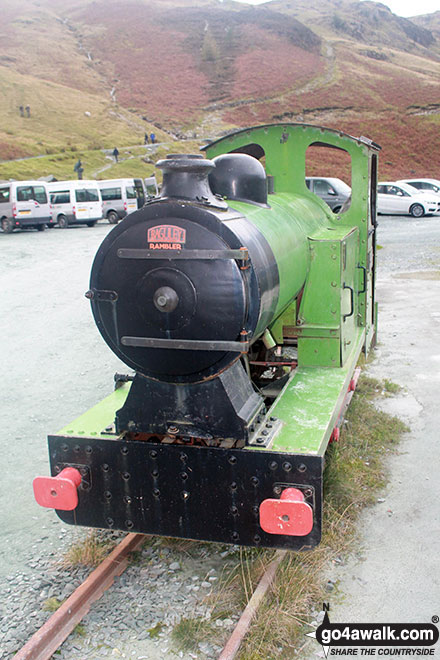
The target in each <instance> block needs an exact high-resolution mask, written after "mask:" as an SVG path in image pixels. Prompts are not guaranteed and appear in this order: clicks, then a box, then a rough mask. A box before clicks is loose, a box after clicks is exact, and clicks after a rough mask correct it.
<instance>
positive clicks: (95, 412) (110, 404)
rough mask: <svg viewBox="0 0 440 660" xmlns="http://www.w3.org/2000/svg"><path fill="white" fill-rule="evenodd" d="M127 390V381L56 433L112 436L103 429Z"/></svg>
mask: <svg viewBox="0 0 440 660" xmlns="http://www.w3.org/2000/svg"><path fill="white" fill-rule="evenodd" d="M129 390H130V385H129V383H124V384H123V385H122V386H121V387H119V388H118V389H117V390H115V391H114V392H112V394H110V395H109V396H107V397H106V398H105V399H103V400H102V401H100V402H99V403H97V404H96V406H93V408H90V410H88V411H87V412H85V413H84V414H82V415H81V416H80V417H77V418H76V419H75V420H74V421H73V422H70V423H69V424H67V426H65V427H64V428H62V429H61V431H59V432H58V433H57V435H63V436H77V435H78V436H90V437H92V438H110V437H113V436H112V434H110V433H105V429H106V427H107V426H109V425H111V424H113V422H114V419H115V413H116V411H117V410H119V408H121V407H122V406H123V405H124V402H125V399H126V398H127V394H128V392H129Z"/></svg>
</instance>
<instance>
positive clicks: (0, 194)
mask: <svg viewBox="0 0 440 660" xmlns="http://www.w3.org/2000/svg"><path fill="white" fill-rule="evenodd" d="M9 194H10V189H9V188H0V204H3V203H6V202H9Z"/></svg>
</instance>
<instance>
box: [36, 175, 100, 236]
mask: <svg viewBox="0 0 440 660" xmlns="http://www.w3.org/2000/svg"><path fill="white" fill-rule="evenodd" d="M47 186H48V190H49V194H50V201H51V204H52V218H53V221H54V222H56V223H57V224H58V226H59V227H61V228H62V229H65V228H66V227H68V226H69V225H81V224H85V225H87V226H88V227H93V226H94V225H95V224H96V223H97V221H98V220H99V219H100V218H102V200H101V193H100V191H99V188H98V182H97V181H86V180H82V179H79V180H73V181H56V182H55V183H48V184H47Z"/></svg>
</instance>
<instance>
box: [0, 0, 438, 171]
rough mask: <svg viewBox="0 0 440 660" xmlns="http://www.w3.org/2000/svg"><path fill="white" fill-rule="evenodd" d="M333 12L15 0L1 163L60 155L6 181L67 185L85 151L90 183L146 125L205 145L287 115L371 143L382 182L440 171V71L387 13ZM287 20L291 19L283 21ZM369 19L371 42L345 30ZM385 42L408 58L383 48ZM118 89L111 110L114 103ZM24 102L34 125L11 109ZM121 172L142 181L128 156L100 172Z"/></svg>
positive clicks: (300, 0) (5, 24) (8, 29)
mask: <svg viewBox="0 0 440 660" xmlns="http://www.w3.org/2000/svg"><path fill="white" fill-rule="evenodd" d="M337 4H338V6H336V4H335V3H333V2H332V1H331V0H330V1H329V2H328V3H327V4H326V5H325V7H324V6H322V4H321V3H320V4H319V6H318V4H316V3H315V1H314V0H307V1H306V0H297V2H295V4H294V5H293V4H292V3H288V2H286V1H285V0H276V1H275V2H273V3H271V4H270V6H269V5H268V6H267V8H266V9H269V8H270V12H269V13H267V11H266V10H261V11H263V14H260V13H259V12H260V9H258V10H257V9H256V8H254V10H252V12H253V14H249V9H246V12H248V13H246V15H245V18H241V19H240V18H239V16H240V15H241V14H242V12H243V11H245V10H244V9H243V6H242V5H237V3H233V2H224V3H223V4H222V5H219V4H218V3H216V2H213V1H211V0H204V1H201V2H200V3H198V4H197V8H195V7H194V6H193V5H192V3H190V2H189V0H179V1H178V0H166V2H165V1H163V0H161V2H157V1H156V0H149V1H148V2H147V0H144V1H142V0H140V1H139V2H133V1H132V0H127V2H126V3H124V7H122V6H121V5H119V4H118V3H116V2H112V1H111V0H109V2H105V3H104V2H102V0H95V2H93V3H92V4H91V3H90V0H76V2H75V4H74V5H71V6H69V7H68V8H66V6H65V4H64V3H63V2H61V0H41V1H40V3H39V4H38V5H37V4H35V3H33V2H31V1H30V0H23V3H22V4H21V5H20V11H18V9H17V7H16V5H15V4H14V3H13V2H12V0H4V2H3V5H4V7H3V13H2V23H1V25H0V85H1V87H2V91H3V97H4V103H3V104H2V105H1V106H0V159H9V158H14V157H15V158H16V157H21V156H26V155H37V154H47V153H49V154H56V155H54V157H53V158H51V159H47V160H44V159H41V160H39V161H29V162H27V163H24V162H19V163H17V164H16V165H14V164H12V163H10V164H8V165H6V164H3V165H1V164H0V177H5V178H8V177H16V178H18V177H21V176H25V175H26V176H29V175H30V174H32V175H36V174H38V175H46V174H54V175H55V176H57V177H59V176H60V175H61V176H66V175H69V176H71V170H72V167H73V164H74V162H75V161H76V159H77V157H78V155H79V154H80V155H81V158H82V160H83V162H84V159H85V160H86V161H87V163H86V172H87V173H88V175H93V173H94V172H97V171H98V170H99V169H100V168H102V167H105V166H106V165H107V164H109V163H110V161H109V160H108V159H106V155H105V154H103V153H101V152H100V151H99V150H97V149H98V148H108V149H113V147H114V146H115V145H117V146H118V148H121V146H124V145H129V144H142V142H143V135H144V131H145V130H147V131H148V132H151V131H154V132H155V133H156V135H157V136H158V138H159V140H164V139H168V140H169V139H170V138H169V137H166V134H165V133H163V132H161V131H160V130H159V129H158V128H157V126H158V125H160V124H161V125H163V126H171V125H173V126H174V127H177V129H178V130H180V131H184V132H186V133H187V134H193V133H194V134H195V133H197V135H206V136H209V137H212V136H215V135H217V134H218V133H220V132H222V131H224V130H229V129H231V128H233V127H234V126H243V125H254V124H257V123H263V122H273V121H283V120H284V121H306V122H309V123H314V124H318V125H324V126H330V127H337V128H341V129H343V130H346V131H347V132H350V133H352V134H355V135H359V134H364V135H367V136H368V137H371V138H372V139H374V140H375V141H376V142H378V143H379V144H381V145H382V147H383V153H382V156H381V159H380V176H381V177H391V178H392V177H397V176H403V175H407V174H417V175H425V176H426V175H428V174H431V175H438V170H440V152H439V151H438V149H436V147H435V145H436V140H437V135H438V128H439V122H440V113H439V109H440V104H439V99H438V86H439V83H440V62H439V61H436V60H435V59H434V58H432V57H431V58H430V56H429V51H428V50H427V49H426V48H425V47H424V46H423V45H420V44H416V43H415V42H413V41H411V39H409V38H407V37H406V36H405V34H404V32H402V30H401V25H400V24H399V20H397V17H393V16H392V14H390V13H389V12H388V13H387V10H384V9H383V8H382V9H380V8H379V9H378V8H377V6H373V7H372V12H373V13H371V12H370V14H371V15H368V16H366V17H363V16H360V15H359V7H358V6H357V5H356V3H355V4H354V5H353V3H347V1H346V0H338V3H337ZM355 5H356V6H355ZM362 5H363V3H362ZM367 5H372V3H365V5H363V8H365V7H367ZM199 6H200V8H199ZM356 7H357V8H356ZM353 8H354V9H353ZM226 10H227V11H226ZM265 11H266V14H264V12H265ZM276 11H278V12H279V13H278V14H277V13H276ZM384 11H385V14H386V16H385V18H386V20H382V19H381V16H382V15H385V14H384ZM335 12H336V13H337V12H339V14H341V12H342V13H343V14H344V19H345V18H346V19H347V25H348V28H347V29H346V28H344V27H343V28H342V29H335V26H334V20H333V19H334V15H335ZM344 12H345V13H344ZM283 14H287V15H289V16H290V18H288V19H287V18H286V20H285V21H284V19H283ZM243 16H244V14H243ZM292 17H294V18H297V19H298V20H300V21H303V22H304V23H305V24H306V25H307V26H308V27H310V28H312V29H313V30H314V31H315V33H316V34H318V35H319V37H320V38H321V39H322V45H321V51H320V52H319V50H317V49H316V48H315V47H311V49H310V50H307V49H306V50H304V48H303V46H302V45H301V43H302V40H304V39H306V37H307V29H306V30H305V31H303V32H301V30H300V31H299V33H298V34H297V35H296V36H295V37H294V38H293V41H292V39H291V38H290V37H292V35H291V34H290V33H289V34H287V35H286V33H285V27H286V26H284V25H283V21H284V22H285V23H286V25H287V20H291V19H292ZM375 17H376V18H377V17H379V19H380V20H376V18H375ZM223 18H225V21H224V20H223ZM363 20H365V34H366V35H368V39H370V41H371V43H368V42H363V41H362V39H361V40H356V39H355V38H354V37H353V36H352V35H350V33H349V30H350V29H352V27H353V25H355V24H357V23H356V21H357V22H359V21H363ZM425 24H426V21H425ZM289 25H290V24H289ZM206 26H208V27H206ZM294 27H295V26H294ZM205 28H206V29H205ZM283 30H284V32H283ZM344 30H345V32H344ZM347 30H348V32H347ZM399 30H400V32H399ZM206 34H209V44H208V45H209V46H210V47H209V48H208V49H207V48H206V46H207V42H206ZM225 34H226V36H225ZM399 34H401V35H402V38H401V39H399V40H397V39H396V35H399ZM204 35H205V36H204ZM222 35H223V36H222ZM289 35H290V37H289ZM390 35H391V36H392V37H393V39H395V41H394V43H397V44H398V45H399V48H400V47H401V48H402V49H404V50H396V49H395V48H391V47H389V46H387V45H386V44H387V43H388V42H389V39H390ZM2 36H3V37H5V36H7V38H3V39H2V38H1V37H2ZM308 38H310V36H309V37H308ZM381 39H383V40H384V42H383V44H382V45H379V46H377V45H374V44H375V41H378V42H379V44H380V40H381ZM295 40H296V41H295ZM298 44H300V45H298ZM372 44H373V45H372ZM436 47H437V46H435V48H436ZM371 52H373V54H374V53H376V54H377V53H379V55H380V56H383V57H384V59H382V60H377V59H374V58H372V57H371ZM207 57H208V59H207ZM209 58H211V59H209ZM176 62H178V64H179V66H176ZM113 86H114V87H115V89H116V96H117V100H118V103H119V105H116V104H115V103H113V102H111V98H110V90H111V88H112V87H113ZM216 96H218V100H217V101H215V102H213V101H212V99H213V98H215V97H216ZM27 103H29V104H30V105H31V110H32V117H31V118H30V119H27V118H21V117H20V116H19V113H18V106H19V105H26V104H27ZM129 108H132V109H133V108H136V110H131V111H130V109H129ZM85 112H90V114H91V116H90V117H88V116H86V115H85V114H84V113H85ZM142 117H147V118H148V119H149V120H153V121H154V124H155V126H156V128H154V127H153V125H152V124H151V123H148V122H147V121H146V120H144V119H142ZM168 120H172V121H168ZM73 149H75V150H76V151H72V150H73ZM173 150H174V147H173ZM86 151H87V153H86ZM60 152H61V153H60ZM129 166H130V167H133V168H135V170H136V173H137V172H138V171H139V170H141V169H143V167H144V163H142V161H141V160H140V159H139V158H138V159H131V162H130V161H129V160H128V161H126V162H124V163H123V164H121V165H118V166H115V167H113V168H112V169H111V170H106V172H105V176H108V175H110V174H111V173H112V172H115V173H117V174H119V173H120V171H121V170H124V172H125V168H128V167H129ZM311 167H312V170H310V174H328V173H329V170H330V169H331V171H332V174H335V175H340V176H341V175H342V172H343V171H344V168H343V167H342V166H341V167H340V166H339V165H338V163H335V162H334V160H333V159H325V158H324V159H323V161H322V163H321V168H320V169H319V170H318V169H317V167H318V166H316V167H315V165H314V164H313V163H311Z"/></svg>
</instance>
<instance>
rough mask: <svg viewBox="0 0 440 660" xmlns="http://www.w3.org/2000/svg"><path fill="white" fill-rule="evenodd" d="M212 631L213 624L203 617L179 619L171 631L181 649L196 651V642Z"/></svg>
mask: <svg viewBox="0 0 440 660" xmlns="http://www.w3.org/2000/svg"><path fill="white" fill-rule="evenodd" d="M213 632H214V626H213V624H212V623H211V622H210V621H206V620H205V619H203V618H195V619H181V620H180V622H179V623H178V624H177V625H176V626H174V628H173V631H172V633H171V637H172V639H173V641H174V642H175V643H176V645H177V647H178V648H179V649H180V650H181V651H197V650H198V643H199V642H200V641H203V640H205V639H206V638H207V637H208V636H210V634H212V633H213Z"/></svg>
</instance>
